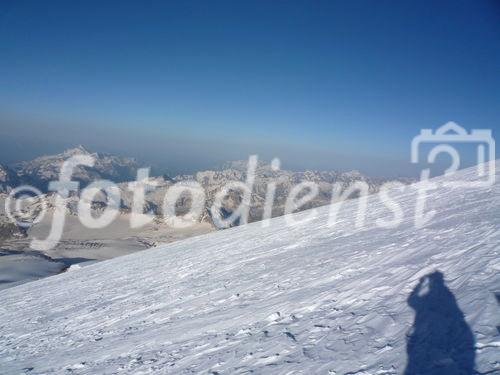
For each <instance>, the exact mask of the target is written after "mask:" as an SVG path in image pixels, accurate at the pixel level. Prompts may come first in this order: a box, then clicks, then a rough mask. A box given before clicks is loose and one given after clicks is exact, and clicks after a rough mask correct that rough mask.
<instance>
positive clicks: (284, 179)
mask: <svg viewBox="0 0 500 375" xmlns="http://www.w3.org/2000/svg"><path fill="white" fill-rule="evenodd" d="M73 155H91V156H93V157H94V158H95V165H94V166H93V167H90V168H89V167H82V166H79V167H77V168H76V169H75V171H74V176H73V179H74V180H75V181H79V182H80V183H81V186H85V185H87V184H89V183H90V182H92V181H95V180H98V179H108V180H111V181H113V182H115V183H118V186H119V188H120V190H121V197H122V200H121V209H122V211H123V212H129V211H130V209H131V207H132V193H131V191H130V190H129V189H128V182H129V181H133V180H135V179H136V173H137V169H138V168H139V167H140V164H139V163H138V162H137V161H136V160H135V159H134V158H130V157H122V156H116V155H110V154H103V153H92V152H90V151H88V150H87V149H86V148H85V147H83V146H78V147H76V148H72V149H68V150H65V151H64V152H62V153H60V154H56V155H48V156H41V157H38V158H35V159H33V160H30V161H24V162H20V163H16V164H13V165H10V166H0V193H1V192H3V193H6V192H8V191H9V190H10V189H12V188H14V187H16V186H19V185H20V184H29V185H32V186H35V187H37V188H38V189H40V190H41V191H42V192H44V193H46V195H45V198H43V197H42V198H40V199H42V200H46V201H48V202H46V203H48V205H49V206H50V201H51V196H52V195H53V194H54V193H51V192H47V185H48V182H49V181H53V180H57V179H58V177H59V171H60V168H61V165H62V163H63V161H64V160H66V159H68V158H69V157H71V156H73ZM246 173H247V161H233V162H228V163H226V164H225V165H224V166H223V168H222V169H220V170H205V171H199V172H197V173H195V174H192V175H178V176H175V177H168V176H158V177H153V178H152V179H151V182H153V183H154V185H155V188H154V189H153V190H152V191H149V192H148V193H147V194H146V202H145V207H144V210H145V212H149V211H151V212H153V213H154V214H155V215H157V216H161V214H162V207H163V199H164V197H165V194H166V192H167V190H168V189H169V188H170V187H171V186H172V185H173V184H175V183H178V182H185V181H196V182H198V183H199V184H200V185H201V186H202V187H203V189H204V191H205V196H206V202H205V209H204V211H203V214H202V215H201V217H200V219H199V221H201V222H209V223H212V224H213V223H214V220H213V218H212V214H211V211H210V207H211V206H212V204H213V202H214V199H215V195H216V194H217V192H219V191H220V190H221V188H222V187H223V186H225V185H226V184H228V183H229V182H232V181H245V179H246V177H247V176H246ZM304 181H309V182H315V183H316V184H317V185H318V187H319V192H318V194H317V196H316V197H315V198H314V199H313V200H311V201H310V202H308V203H307V204H305V205H304V206H302V207H300V209H299V210H304V209H308V208H313V207H319V206H323V205H326V204H329V203H330V202H331V199H332V190H333V185H334V184H335V183H340V184H341V185H342V186H343V187H348V186H350V185H351V184H353V183H354V182H356V181H363V182H366V183H367V184H368V186H369V190H370V192H371V193H374V192H377V191H378V190H379V188H380V186H381V185H382V184H383V183H385V182H388V181H390V180H389V179H385V178H375V177H368V176H365V175H363V174H361V173H360V172H358V171H350V172H339V171H314V170H306V171H289V170H280V169H278V170H275V169H273V168H272V167H271V166H270V165H268V164H265V163H263V162H262V161H259V163H258V165H257V168H256V176H255V183H254V186H253V190H252V195H251V204H250V212H249V222H254V221H258V220H260V219H261V218H262V215H263V210H264V209H263V206H264V202H265V198H266V192H267V186H268V184H269V183H270V182H274V183H276V193H275V200H274V205H273V211H272V216H273V217H275V216H280V215H282V214H283V213H284V208H285V202H286V199H287V197H288V195H289V194H290V192H291V190H292V189H293V187H294V186H295V185H297V184H298V183H300V182H304ZM398 181H400V182H403V183H410V182H412V180H411V179H408V178H404V179H399V180H398ZM40 199H38V200H37V201H35V203H33V204H38V205H40V204H41V203H40ZM241 200H242V192H241V191H238V190H236V191H230V192H229V194H228V196H227V197H226V199H224V201H223V202H222V208H221V215H222V216H223V217H225V216H228V215H229V214H231V213H232V212H233V211H234V210H235V209H236V208H237V206H238V205H239V204H240V203H241ZM95 203H96V204H95V206H96V207H102V206H103V202H100V201H99V198H96V202H95ZM190 204H191V201H190V199H189V197H181V199H179V200H178V202H177V203H176V210H177V212H178V214H182V213H183V212H187V211H188V210H189V207H190ZM75 210H76V205H74V204H73V205H71V204H68V211H69V213H71V214H76V212H75ZM30 211H31V212H36V211H37V209H36V208H35V209H31V210H30Z"/></svg>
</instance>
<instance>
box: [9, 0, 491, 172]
mask: <svg viewBox="0 0 500 375" xmlns="http://www.w3.org/2000/svg"><path fill="white" fill-rule="evenodd" d="M0 57H1V58H0V163H2V162H13V161H16V160H21V159H28V158H30V157H33V156H36V155H39V154H43V153H51V152H57V151H61V150H62V149H63V148H65V147H69V146H73V145H76V144H83V145H85V146H86V147H88V148H90V149H92V150H95V151H103V152H115V153H119V154H124V155H130V156H135V157H137V158H139V159H141V160H143V161H144V162H145V163H147V164H153V165H155V166H157V167H159V168H160V169H161V168H163V169H165V170H168V171H171V172H172V173H179V172H190V171H193V170H196V169H204V168H208V167H211V166H214V165H216V164H218V163H221V162H223V161H225V160H232V159H242V158H246V157H248V155H249V154H251V153H258V154H259V155H260V156H261V158H263V159H268V160H269V159H270V158H272V157H273V156H277V157H280V158H281V159H282V161H283V166H284V167H288V168H292V169H294V168H315V169H340V170H345V169H359V170H361V171H363V172H365V173H368V174H371V175H387V176H394V175H412V174H413V173H414V171H415V170H414V168H412V167H411V166H410V163H409V162H410V142H411V139H412V138H413V137H414V136H415V135H417V134H418V133H419V131H420V129H421V128H437V127H439V126H440V125H442V124H444V123H445V122H447V121H450V120H453V121H455V122H457V123H459V124H460V125H462V126H464V127H465V128H468V129H472V128H490V129H493V134H494V135H496V136H498V135H499V133H500V125H499V121H500V103H499V101H500V3H499V2H498V1H495V0H484V1H474V0H469V1H459V0H453V1H451V0H450V1H446V0H444V1H439V2H436V1H385V0H381V1H292V2H282V1H276V2H267V1H266V2H232V1H231V2H229V1H228V2H222V1H215V2H202V1H186V2H164V1H145V2H139V1H137V2H129V1H119V2H118V1H117V2H113V1H110V2H97V1H95V2H94V1H86V2H69V1H51V2H50V3H47V4H46V3H44V2H39V1H4V2H2V6H1V9H0ZM497 143H500V142H497ZM497 153H498V146H497Z"/></svg>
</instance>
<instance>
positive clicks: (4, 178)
mask: <svg viewBox="0 0 500 375" xmlns="http://www.w3.org/2000/svg"><path fill="white" fill-rule="evenodd" d="M19 184H20V180H19V177H18V176H17V174H16V172H15V171H13V170H12V169H10V168H9V167H7V166H6V165H2V164H0V193H7V192H9V191H10V190H11V189H12V188H13V187H16V186H18V185H19Z"/></svg>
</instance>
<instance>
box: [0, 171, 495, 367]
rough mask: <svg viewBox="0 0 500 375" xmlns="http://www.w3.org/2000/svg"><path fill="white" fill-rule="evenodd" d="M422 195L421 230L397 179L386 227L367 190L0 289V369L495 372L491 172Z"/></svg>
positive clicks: (412, 194)
mask: <svg viewBox="0 0 500 375" xmlns="http://www.w3.org/2000/svg"><path fill="white" fill-rule="evenodd" d="M496 167H497V168H496V170H497V171H499V170H500V162H497V163H496ZM460 173H461V176H462V178H464V179H468V180H474V179H475V177H474V173H475V170H473V169H469V170H465V171H462V172H460ZM498 178H500V176H499V175H498V174H497V179H498ZM441 180H442V179H441ZM441 180H440V179H438V180H435V181H434V182H439V181H441ZM427 194H428V198H427V201H426V212H429V211H431V210H435V216H434V218H433V219H432V220H431V221H430V222H429V223H428V224H427V225H426V226H425V227H423V228H416V227H415V225H414V215H415V202H416V200H417V190H416V189H415V187H414V186H407V187H405V188H404V189H403V191H399V190H398V191H396V192H392V193H391V197H392V198H393V199H394V200H395V201H396V202H397V203H398V204H400V205H401V207H402V213H403V221H402V224H401V225H399V226H398V227H396V228H394V229H381V228H379V227H377V226H376V225H375V224H376V220H377V219H384V220H391V219H392V218H393V216H394V213H393V212H391V211H390V210H389V209H388V207H387V206H385V205H384V204H382V203H381V202H380V200H379V199H378V197H377V195H372V196H370V197H369V201H368V217H367V219H366V223H365V226H364V227H363V228H361V229H356V226H355V225H354V223H355V220H356V214H355V213H356V212H357V206H358V203H359V202H358V200H356V199H355V200H350V201H347V202H345V203H344V205H343V207H342V208H341V210H340V214H339V217H338V220H337V223H336V225H335V226H333V227H331V226H329V225H328V217H329V213H330V210H331V207H321V208H318V209H316V210H315V211H310V210H309V211H304V212H301V213H297V214H293V215H291V216H288V217H279V218H275V219H273V220H271V225H270V226H269V227H266V228H263V227H262V226H261V225H260V223H253V224H249V225H245V226H240V227H236V228H231V229H228V230H225V231H218V232H214V233H211V234H207V235H203V236H198V237H194V238H190V239H187V240H183V241H178V242H175V243H171V244H168V245H165V246H161V247H158V248H156V249H151V250H147V251H144V252H141V253H137V254H133V255H129V256H124V257H120V258H116V259H113V260H110V261H105V262H101V263H98V264H95V265H91V266H88V267H85V268H82V269H77V270H74V271H69V272H66V273H63V274H60V275H57V276H53V277H49V278H46V279H43V280H39V281H36V282H32V283H28V284H24V285H21V286H18V287H14V288H11V289H7V290H4V291H1V292H0V300H1V301H2V303H1V304H0V372H1V373H2V374H6V375H10V374H20V373H25V374H30V375H34V374H67V373H72V374H193V373H199V374H248V373H255V374H337V375H347V374H350V375H353V374H356V375H368V374H369V375H375V374H403V373H405V375H410V374H414V373H416V372H415V371H417V372H418V371H419V373H420V374H433V375H434V374H443V375H449V374H472V367H475V369H476V370H477V371H478V372H479V373H488V374H494V373H497V374H498V373H500V356H499V353H500V328H499V326H500V306H499V305H498V302H497V298H498V297H497V296H498V293H499V292H500V256H499V255H500V254H499V252H500V245H499V244H500V232H499V231H498V228H499V225H500V216H499V215H498V212H500V199H499V196H500V183H497V184H496V185H494V186H493V187H489V188H475V189H465V188H464V189H451V188H445V187H440V188H438V189H435V190H431V191H429V192H428V193H427ZM335 207H337V206H335ZM291 219H293V221H295V222H296V223H295V224H293V225H291V226H290V223H289V222H290V221H291ZM297 221H298V223H297ZM437 270H439V272H437ZM443 277H444V278H443ZM405 369H407V371H406V372H405ZM412 371H413V372H412Z"/></svg>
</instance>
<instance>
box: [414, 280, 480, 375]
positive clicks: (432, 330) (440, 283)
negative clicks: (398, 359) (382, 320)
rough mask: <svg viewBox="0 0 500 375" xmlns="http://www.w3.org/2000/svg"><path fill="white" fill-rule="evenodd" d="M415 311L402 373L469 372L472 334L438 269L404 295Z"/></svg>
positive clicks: (463, 374) (454, 374) (464, 374)
mask: <svg viewBox="0 0 500 375" xmlns="http://www.w3.org/2000/svg"><path fill="white" fill-rule="evenodd" d="M408 304H409V305H410V306H411V307H412V308H413V309H414V310H415V321H414V323H413V327H412V329H411V331H410V334H409V337H408V341H407V348H406V351H407V353H408V363H407V366H406V370H405V372H404V375H472V374H474V373H475V371H474V362H475V352H474V345H475V342H474V335H473V334H472V331H471V329H470V327H469V326H468V325H467V322H466V321H465V317H464V314H463V313H462V311H461V310H460V308H459V307H458V305H457V301H456V300H455V297H454V296H453V294H452V293H451V291H450V290H449V289H448V288H447V287H446V285H445V283H444V277H443V274H442V273H441V272H439V271H436V272H433V273H431V274H429V275H426V276H424V277H422V278H421V279H420V281H419V283H418V285H417V286H416V287H415V289H414V290H413V291H412V293H411V294H410V296H409V297H408Z"/></svg>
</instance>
